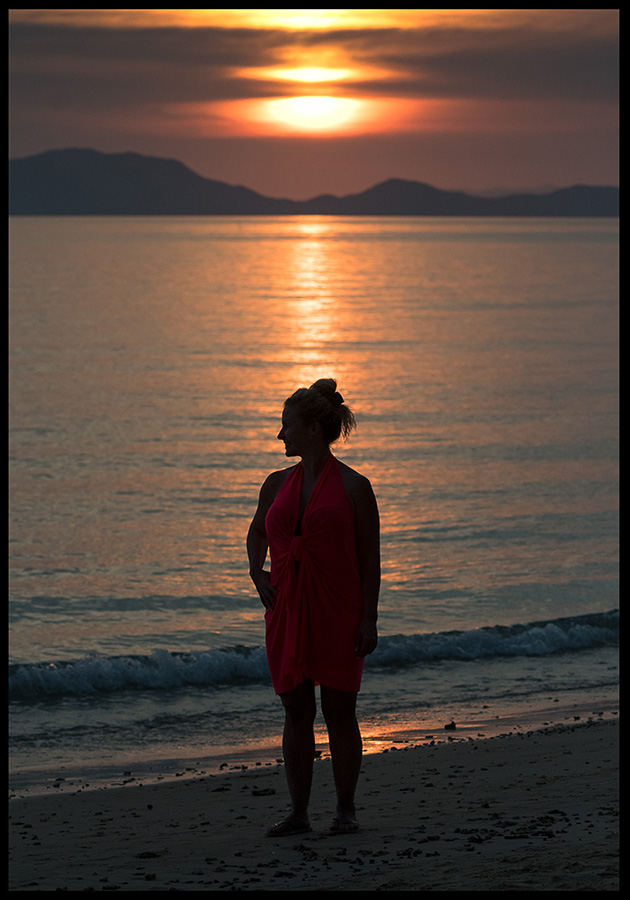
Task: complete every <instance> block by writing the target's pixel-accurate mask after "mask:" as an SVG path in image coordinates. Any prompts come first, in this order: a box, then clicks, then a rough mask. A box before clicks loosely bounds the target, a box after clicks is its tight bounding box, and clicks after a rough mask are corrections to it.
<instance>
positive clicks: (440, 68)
mask: <svg viewBox="0 0 630 900" xmlns="http://www.w3.org/2000/svg"><path fill="white" fill-rule="evenodd" d="M339 48H340V49H341V50H342V52H343V53H344V54H347V56H348V57H349V59H350V61H351V62H353V61H354V62H356V63H358V64H363V65H368V66H371V67H375V68H382V69H386V70H388V71H389V72H391V73H392V77H390V78H383V79H381V80H373V79H372V80H369V81H361V80H359V81H357V82H355V83H353V85H352V88H353V90H354V92H355V93H357V94H359V93H360V94H364V95H367V94H372V95H373V94H379V95H384V96H388V95H389V96H391V95H398V96H418V97H422V98H431V97H433V98H445V97H457V98H470V97H476V98H500V99H514V100H522V99H528V100H531V99H562V98H567V99H571V98H575V99H584V100H606V101H615V100H616V99H617V93H618V82H619V76H618V45H617V40H616V38H615V37H614V36H613V37H606V36H602V35H597V34H596V35H594V36H593V37H589V36H588V35H584V34H583V33H581V32H578V33H572V32H565V33H558V32H551V33H547V32H545V31H542V30H539V29H533V28H526V27H520V28H501V29H497V28H494V29H489V30H488V29H472V28H467V29H455V28H450V29H440V28H425V29H405V30H401V29H373V30H348V29H346V30H333V31H325V32H319V31H314V32H287V31H282V30H279V29H275V30H273V29H263V30H255V29H245V28H238V29H234V28H150V29H148V28H133V29H132V28H127V29H122V28H106V29H104V28H99V29H97V28H73V27H62V26H56V27H52V26H43V25H19V24H17V25H13V26H12V27H10V63H11V84H12V87H13V90H14V91H19V92H22V91H23V92H24V96H25V97H26V96H28V97H30V98H31V100H36V99H37V97H36V94H37V91H38V90H42V91H44V93H45V97H46V99H47V100H50V98H51V96H52V95H53V94H54V92H55V91H57V92H58V93H59V100H60V101H61V100H62V98H63V96H66V97H74V98H75V99H76V98H78V96H79V94H80V92H81V89H82V88H83V90H84V91H85V93H86V96H89V99H90V100H91V101H92V102H95V101H96V102H100V103H106V104H108V103H110V102H112V101H111V99H110V98H114V101H115V100H116V98H120V88H121V85H124V90H125V94H126V97H127V100H128V102H130V103H134V102H135V103H142V102H147V101H148V100H151V101H152V102H156V101H159V102H176V101H178V100H179V101H183V102H192V101H203V100H206V101H207V100H212V99H234V98H238V97H252V96H264V95H265V94H267V95H269V94H278V93H279V92H280V90H281V88H280V87H279V85H278V82H275V81H274V82H270V83H269V84H264V83H261V82H258V81H256V80H255V79H248V78H245V77H241V78H235V77H233V75H232V74H231V72H232V71H233V70H234V69H242V68H245V67H250V68H259V67H268V66H274V65H278V64H280V63H282V62H283V61H284V59H285V56H286V54H287V53H288V52H295V51H303V52H305V53H306V54H308V53H309V52H310V53H312V54H313V55H314V59H315V61H316V57H317V53H319V52H321V51H323V50H337V49H339ZM307 58H308V57H307ZM78 77H80V79H81V84H76V83H75V84H73V81H74V80H76V79H77V78H78ZM38 79H39V80H38ZM347 90H348V89H347V88H346V91H347Z"/></svg>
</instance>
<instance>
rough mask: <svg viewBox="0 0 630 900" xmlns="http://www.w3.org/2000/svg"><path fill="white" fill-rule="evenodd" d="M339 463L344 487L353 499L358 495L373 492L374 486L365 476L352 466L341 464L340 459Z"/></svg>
mask: <svg viewBox="0 0 630 900" xmlns="http://www.w3.org/2000/svg"><path fill="white" fill-rule="evenodd" d="M337 462H338V463H339V471H340V472H341V478H342V480H343V484H344V487H345V489H346V491H347V493H348V494H349V495H350V496H351V497H353V496H356V495H357V494H358V495H360V494H365V493H366V492H368V493H371V492H372V485H371V484H370V480H369V478H366V476H365V475H362V474H361V473H360V472H357V471H356V470H355V469H352V468H351V467H350V466H348V465H346V463H344V462H341V460H340V459H338V460H337Z"/></svg>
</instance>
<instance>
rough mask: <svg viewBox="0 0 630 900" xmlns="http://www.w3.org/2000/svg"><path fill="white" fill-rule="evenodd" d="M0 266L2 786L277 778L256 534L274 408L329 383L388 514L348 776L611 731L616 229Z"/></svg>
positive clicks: (389, 222)
mask: <svg viewBox="0 0 630 900" xmlns="http://www.w3.org/2000/svg"><path fill="white" fill-rule="evenodd" d="M9 238H10V315H9V327H10V432H11V436H10V534H9V537H10V600H9V701H10V727H9V732H10V733H9V743H10V772H11V786H12V789H13V790H46V789H49V788H50V787H51V785H54V786H58V785H59V784H60V781H59V779H60V778H62V777H63V778H65V779H66V782H67V783H68V784H72V785H74V786H76V785H77V784H83V783H90V784H94V783H98V781H99V779H105V780H106V779H108V778H109V779H110V780H111V778H112V777H114V778H116V777H118V778H122V776H123V774H124V775H125V776H126V778H127V779H140V778H150V777H159V778H162V777H167V775H168V773H170V775H172V776H175V775H178V774H181V772H182V771H188V772H189V771H198V770H200V767H203V768H204V770H213V771H214V770H217V769H219V768H220V767H221V766H226V765H241V764H243V765H244V764H253V761H254V760H255V761H256V762H258V763H261V764H267V763H269V762H270V761H274V760H275V759H277V758H278V757H279V755H280V749H279V748H280V734H281V730H282V710H281V705H280V702H279V700H278V698H276V697H275V695H274V693H273V689H272V687H271V683H270V679H269V675H268V671H267V664H266V659H265V653H264V620H263V609H262V606H261V604H260V602H259V601H258V598H257V595H256V593H255V591H254V589H253V585H252V584H251V582H250V580H249V576H248V562H247V556H246V552H245V536H246V532H247V528H248V526H249V522H250V521H251V517H252V515H253V513H254V510H255V507H256V504H257V499H258V491H259V488H260V485H261V484H262V481H263V480H264V478H265V477H266V475H267V474H268V473H269V472H271V471H273V470H275V469H279V468H283V467H285V466H286V465H287V464H288V463H287V460H286V458H285V457H284V452H283V447H282V445H281V444H280V442H279V441H278V440H277V439H276V436H277V433H278V430H279V427H280V416H281V413H282V404H283V402H284V399H285V398H286V397H287V396H288V395H289V394H291V393H292V392H293V391H294V390H295V389H296V388H297V387H300V386H308V385H309V384H311V383H312V382H313V381H315V380H316V379H317V378H319V377H329V376H332V377H335V378H336V379H337V381H338V383H339V389H340V391H341V392H342V394H343V395H344V397H345V398H346V401H347V402H348V403H349V405H350V406H351V407H352V408H353V410H354V412H355V415H356V419H357V424H358V428H357V430H356V432H354V434H353V436H352V437H351V438H350V440H349V441H348V442H347V443H341V444H339V445H337V447H336V448H335V453H336V454H337V455H338V456H339V457H340V458H341V459H343V460H344V461H345V462H346V463H348V464H349V465H350V466H352V467H354V468H356V469H358V470H359V471H360V472H362V473H364V474H365V475H367V476H368V477H369V478H370V480H371V482H372V485H373V488H374V491H375V493H376V496H377V500H378V503H379V508H380V514H381V529H382V556H383V583H382V591H381V601H380V617H379V631H380V641H379V646H378V649H377V651H376V652H375V653H374V654H373V656H371V657H370V658H369V659H368V660H367V662H366V667H365V673H364V680H363V686H362V691H361V694H360V698H359V718H360V721H361V727H362V731H363V735H364V743H365V748H366V750H367V751H377V750H382V749H386V748H390V747H392V746H400V745H402V744H404V743H405V742H409V741H412V740H413V741H414V742H420V741H430V740H440V739H449V738H450V739H453V738H455V739H467V738H468V737H471V736H473V737H474V736H477V735H483V734H491V733H496V732H497V730H500V729H506V728H508V727H509V728H521V727H524V724H523V723H531V722H534V721H538V722H554V721H560V720H561V719H562V718H563V717H564V718H566V717H569V716H571V717H576V716H578V715H580V716H584V715H614V714H616V710H617V702H618V700H617V692H618V634H619V611H618V607H619V594H618V454H619V450H618V222H617V220H611V219H483V218H482V219H456V218H443V219H442V218H336V217H316V216H313V217H274V218H263V217H260V218H255V217H251V218H239V217H207V218H202V217H199V218H197V217H186V218H176V217H172V218H159V217H156V218H144V217H138V218H106V217H104V218H80V217H77V218H73V217H68V218H29V217H24V218H21V217H15V218H12V219H11V220H10V229H9ZM451 723H454V725H455V728H453V726H452V725H451ZM445 726H450V730H449V729H445ZM317 740H318V747H319V748H320V752H321V753H322V754H324V755H325V754H326V752H327V748H326V733H325V729H324V728H323V725H322V724H321V722H320V721H319V720H318V736H317ZM123 781H124V779H123Z"/></svg>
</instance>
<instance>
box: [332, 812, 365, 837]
mask: <svg viewBox="0 0 630 900" xmlns="http://www.w3.org/2000/svg"><path fill="white" fill-rule="evenodd" d="M358 830H359V823H358V822H357V820H356V816H355V815H354V814H352V813H346V814H344V813H337V815H336V816H335V818H334V819H333V820H332V822H331V825H330V833H331V834H355V832H357V831H358Z"/></svg>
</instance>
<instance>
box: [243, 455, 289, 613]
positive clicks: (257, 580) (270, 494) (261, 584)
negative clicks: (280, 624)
mask: <svg viewBox="0 0 630 900" xmlns="http://www.w3.org/2000/svg"><path fill="white" fill-rule="evenodd" d="M279 474H281V473H278V472H274V473H273V474H272V475H270V476H269V477H268V478H267V479H266V481H265V483H264V484H263V486H262V488H261V489H260V497H259V500H258V508H257V510H256V513H255V514H254V518H253V519H252V523H251V525H250V526H249V531H248V532H247V556H248V557H249V575H250V578H251V579H252V581H253V582H254V585H255V586H256V590H257V591H258V594H259V596H260V599H261V601H262V604H263V606H264V607H265V609H273V607H274V605H275V602H276V593H277V592H276V589H275V587H274V586H273V585H272V583H271V574H270V572H267V571H265V569H264V565H265V561H266V559H267V550H268V546H269V545H268V542H267V530H266V528H265V517H266V515H267V512H268V510H269V507H270V506H271V504H272V503H273V501H274V500H275V499H276V494H277V493H278V490H279V484H278V481H279V479H278V475H279Z"/></svg>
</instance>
